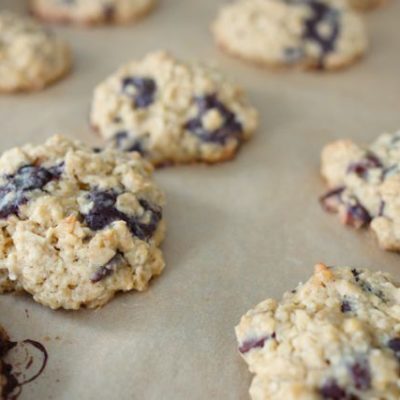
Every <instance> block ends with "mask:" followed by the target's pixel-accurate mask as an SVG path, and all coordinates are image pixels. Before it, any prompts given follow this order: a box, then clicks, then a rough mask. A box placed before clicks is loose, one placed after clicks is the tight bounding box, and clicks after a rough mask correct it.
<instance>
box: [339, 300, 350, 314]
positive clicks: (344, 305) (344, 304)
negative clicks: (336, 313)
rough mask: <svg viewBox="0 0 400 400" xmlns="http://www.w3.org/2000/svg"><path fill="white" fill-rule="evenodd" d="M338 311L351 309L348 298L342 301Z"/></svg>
mask: <svg viewBox="0 0 400 400" xmlns="http://www.w3.org/2000/svg"><path fill="white" fill-rule="evenodd" d="M340 311H341V312H342V313H347V312H350V311H352V308H351V304H350V303H349V301H348V300H343V301H342V304H341V305H340Z"/></svg>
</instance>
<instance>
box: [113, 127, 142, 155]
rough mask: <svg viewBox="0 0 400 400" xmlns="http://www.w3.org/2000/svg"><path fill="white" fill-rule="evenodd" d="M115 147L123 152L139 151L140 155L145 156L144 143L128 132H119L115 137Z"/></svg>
mask: <svg viewBox="0 0 400 400" xmlns="http://www.w3.org/2000/svg"><path fill="white" fill-rule="evenodd" d="M112 140H113V142H114V144H115V147H116V148H117V149H118V150H121V151H128V152H129V151H137V152H138V153H140V154H144V153H145V151H144V146H143V142H142V141H141V140H140V139H139V138H135V137H133V135H130V134H128V132H126V131H121V132H118V133H116V134H115V135H114V137H113V139H112Z"/></svg>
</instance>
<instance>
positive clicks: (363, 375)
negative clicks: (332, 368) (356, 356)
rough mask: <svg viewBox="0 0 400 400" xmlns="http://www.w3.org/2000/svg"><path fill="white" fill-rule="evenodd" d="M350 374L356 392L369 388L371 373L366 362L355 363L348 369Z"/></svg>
mask: <svg viewBox="0 0 400 400" xmlns="http://www.w3.org/2000/svg"><path fill="white" fill-rule="evenodd" d="M350 372H351V376H352V379H353V382H354V386H355V387H356V388H357V389H358V390H368V389H369V388H370V387H371V372H370V369H369V365H368V363H367V361H360V362H356V363H355V364H353V365H352V366H351V367H350Z"/></svg>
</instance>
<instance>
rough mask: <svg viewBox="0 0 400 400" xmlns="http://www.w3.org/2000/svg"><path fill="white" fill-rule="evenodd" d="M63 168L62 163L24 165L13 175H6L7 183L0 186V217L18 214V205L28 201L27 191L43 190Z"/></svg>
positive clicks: (57, 177)
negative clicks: (44, 165)
mask: <svg viewBox="0 0 400 400" xmlns="http://www.w3.org/2000/svg"><path fill="white" fill-rule="evenodd" d="M63 169H64V164H63V163H61V164H58V165H55V166H53V167H50V168H44V167H40V166H35V165H25V166H23V167H21V168H19V169H18V171H17V172H16V173H15V174H14V175H7V176H6V180H7V183H6V184H5V185H3V186H0V218H7V217H8V216H10V215H12V214H18V211H19V207H20V206H21V205H23V204H25V203H27V202H28V197H27V195H28V193H29V192H32V191H34V190H44V187H45V186H46V185H47V184H48V183H49V182H51V181H53V180H56V179H59V178H60V176H61V174H62V172H63Z"/></svg>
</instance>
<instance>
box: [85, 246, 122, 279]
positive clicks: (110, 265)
mask: <svg viewBox="0 0 400 400" xmlns="http://www.w3.org/2000/svg"><path fill="white" fill-rule="evenodd" d="M123 262H124V257H123V255H122V254H121V253H119V252H117V253H116V254H115V255H114V256H113V257H112V258H111V259H110V260H109V261H108V262H107V263H106V264H105V265H103V266H101V267H99V268H98V269H97V270H96V272H95V273H94V274H93V275H92V277H91V278H90V280H91V281H92V282H93V283H97V282H100V281H102V280H103V279H105V278H107V277H108V276H110V275H112V274H113V273H114V272H115V270H116V268H117V267H118V266H119V265H121V264H122V263H123Z"/></svg>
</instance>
